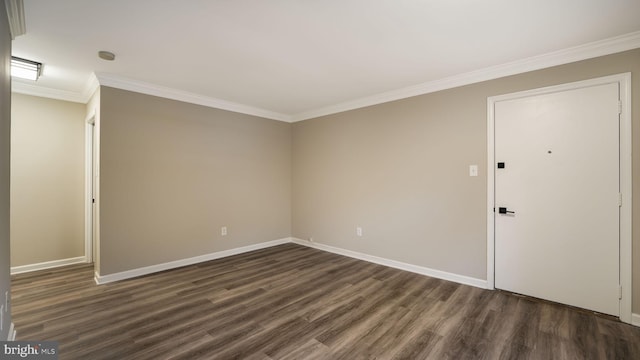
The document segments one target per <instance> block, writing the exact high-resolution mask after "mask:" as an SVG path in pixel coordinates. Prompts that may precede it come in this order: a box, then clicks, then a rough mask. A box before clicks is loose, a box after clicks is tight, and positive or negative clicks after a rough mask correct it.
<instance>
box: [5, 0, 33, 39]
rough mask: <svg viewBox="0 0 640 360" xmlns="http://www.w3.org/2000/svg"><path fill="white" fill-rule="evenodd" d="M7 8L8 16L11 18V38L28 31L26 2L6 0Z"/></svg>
mask: <svg viewBox="0 0 640 360" xmlns="http://www.w3.org/2000/svg"><path fill="white" fill-rule="evenodd" d="M4 6H5V7H6V8H7V18H8V19H9V31H10V32H11V40H14V39H15V38H16V37H18V36H20V35H24V34H25V33H26V32H27V25H26V21H25V18H24V3H23V2H22V0H4Z"/></svg>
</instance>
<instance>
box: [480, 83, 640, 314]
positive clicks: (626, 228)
mask: <svg viewBox="0 0 640 360" xmlns="http://www.w3.org/2000/svg"><path fill="white" fill-rule="evenodd" d="M611 83H619V84H620V87H619V89H620V101H621V107H620V144H619V145H620V175H619V176H620V192H621V194H622V205H621V206H620V249H619V251H620V263H619V264H620V269H619V273H620V287H621V299H620V320H621V321H623V322H625V323H629V324H630V323H631V321H632V316H631V314H632V313H631V311H632V310H631V306H632V304H631V294H632V283H631V271H632V253H631V241H632V238H631V234H632V233H631V227H632V222H631V207H632V202H631V200H632V199H631V181H632V178H631V166H632V163H631V141H632V139H631V73H630V72H628V73H623V74H617V75H611V76H604V77H599V78H595V79H590V80H584V81H577V82H572V83H567V84H561V85H555V86H549V87H544V88H539V89H533V90H526V91H519V92H515V93H510V94H504V95H497V96H491V97H488V98H487V155H488V156H487V288H488V289H492V290H493V289H495V212H494V208H495V174H494V171H495V163H496V159H495V113H494V108H495V107H494V105H495V103H496V102H499V101H504V100H513V99H518V98H524V97H530V96H537V95H543V94H549V93H556V92H562V91H568V90H575V89H580V88H585V87H590V86H596V85H604V84H611Z"/></svg>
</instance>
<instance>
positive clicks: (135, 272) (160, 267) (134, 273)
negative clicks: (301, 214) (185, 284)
mask: <svg viewBox="0 0 640 360" xmlns="http://www.w3.org/2000/svg"><path fill="white" fill-rule="evenodd" d="M290 242H292V241H291V238H283V239H278V240H273V241H267V242H263V243H259V244H253V245H248V246H243V247H239V248H235V249H229V250H224V251H218V252H214V253H210V254H206V255H200V256H195V257H191V258H188V259H181V260H175V261H169V262H166V263H162V264H157V265H151V266H145V267H142V268H138V269H132V270H127V271H123V272H119V273H115V274H109V275H102V276H101V275H100V274H98V273H96V274H95V277H94V280H95V282H96V284H98V285H102V284H106V283H110V282H114V281H119V280H125V279H131V278H134V277H138V276H142V275H148V274H152V273H155V272H159V271H165V270H170V269H175V268H179V267H183V266H187V265H193V264H197V263H201V262H205V261H210V260H215V259H220V258H223V257H227V256H232V255H238V254H242V253H246V252H249V251H254V250H260V249H264V248H268V247H272V246H276V245H282V244H286V243H290Z"/></svg>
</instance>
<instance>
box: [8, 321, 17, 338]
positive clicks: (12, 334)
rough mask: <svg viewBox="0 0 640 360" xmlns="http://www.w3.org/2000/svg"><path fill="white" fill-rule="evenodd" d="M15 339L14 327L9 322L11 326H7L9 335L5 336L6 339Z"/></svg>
mask: <svg viewBox="0 0 640 360" xmlns="http://www.w3.org/2000/svg"><path fill="white" fill-rule="evenodd" d="M15 339H16V327H15V325H14V324H13V323H11V326H9V337H8V338H7V341H15Z"/></svg>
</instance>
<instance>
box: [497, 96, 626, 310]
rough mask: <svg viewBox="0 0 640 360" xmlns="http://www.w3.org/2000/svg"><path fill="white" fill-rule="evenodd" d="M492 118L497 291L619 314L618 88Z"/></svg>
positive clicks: (528, 103)
mask: <svg viewBox="0 0 640 360" xmlns="http://www.w3.org/2000/svg"><path fill="white" fill-rule="evenodd" d="M494 111H495V160H496V163H497V164H495V165H496V166H495V167H494V169H495V170H494V171H495V206H496V208H495V215H494V221H495V287H496V288H499V289H503V290H508V291H512V292H516V293H520V294H525V295H529V296H534V297H538V298H542V299H546V300H551V301H555V302H560V303H564V304H568V305H573V306H578V307H581V308H585V309H590V310H594V311H598V312H602V313H606V314H611V315H615V316H618V315H619V293H618V291H619V284H620V280H619V261H620V260H619V192H620V185H619V85H618V83H610V84H604V85H595V86H589V87H583V88H579V89H573V90H567V91H562V92H555V93H549V94H543V95H536V96H528V97H523V98H517V99H511V100H503V101H497V102H496V103H495V108H494ZM500 208H502V209H500ZM501 211H502V212H503V213H500V212H501ZM505 212H506V213H505Z"/></svg>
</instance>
